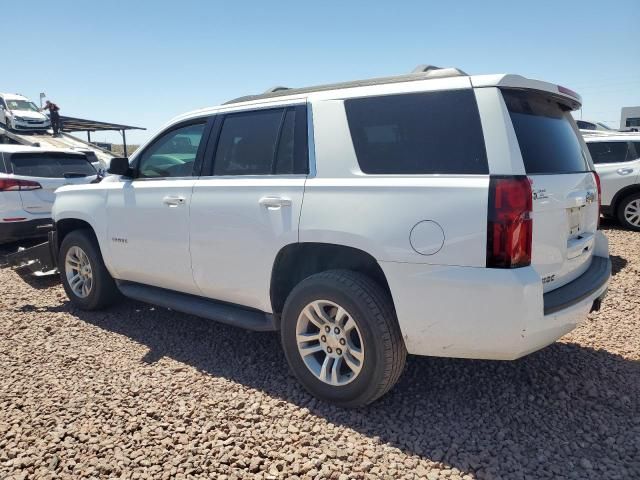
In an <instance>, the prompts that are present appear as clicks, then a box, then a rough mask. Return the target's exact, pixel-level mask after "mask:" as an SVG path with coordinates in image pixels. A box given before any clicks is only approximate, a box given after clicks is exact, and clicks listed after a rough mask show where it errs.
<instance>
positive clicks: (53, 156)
mask: <svg viewBox="0 0 640 480" xmlns="http://www.w3.org/2000/svg"><path fill="white" fill-rule="evenodd" d="M9 165H10V168H11V169H12V172H13V174H14V178H16V179H21V180H30V181H35V182H38V183H39V184H40V186H41V187H42V188H39V189H36V190H23V191H20V199H21V201H22V208H23V209H24V210H25V211H27V212H29V213H36V214H44V213H50V212H51V207H52V206H53V201H54V200H55V191H56V190H57V189H58V188H60V187H62V186H64V185H77V184H85V183H90V182H91V181H93V180H95V179H96V176H97V172H96V170H95V168H94V167H93V166H92V165H91V163H89V161H88V160H87V158H86V157H85V156H84V155H82V154H76V153H67V152H37V153H36V152H20V153H13V154H12V155H11V156H10V158H9Z"/></svg>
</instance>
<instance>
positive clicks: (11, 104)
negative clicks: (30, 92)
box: [0, 93, 51, 131]
mask: <svg viewBox="0 0 640 480" xmlns="http://www.w3.org/2000/svg"><path fill="white" fill-rule="evenodd" d="M0 123H1V124H2V125H3V127H4V128H5V129H7V130H16V131H34V130H37V131H46V130H47V129H48V128H50V127H51V121H50V120H49V117H47V116H46V115H45V114H44V113H42V112H41V111H40V109H39V108H38V107H37V106H36V104H35V103H33V102H32V101H31V100H29V99H28V98H27V97H23V96H22V95H17V94H13V93H0Z"/></svg>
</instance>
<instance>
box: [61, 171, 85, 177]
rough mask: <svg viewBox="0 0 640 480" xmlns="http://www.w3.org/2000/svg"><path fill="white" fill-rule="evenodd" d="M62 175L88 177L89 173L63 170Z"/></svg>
mask: <svg viewBox="0 0 640 480" xmlns="http://www.w3.org/2000/svg"><path fill="white" fill-rule="evenodd" d="M62 176H63V177H64V178H81V177H88V176H89V175H85V174H84V173H80V172H64V173H63V174H62Z"/></svg>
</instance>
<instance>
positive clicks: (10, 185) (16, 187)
mask: <svg viewBox="0 0 640 480" xmlns="http://www.w3.org/2000/svg"><path fill="white" fill-rule="evenodd" d="M41 188H42V185H40V184H39V183H38V182H33V181H31V180H18V179H15V178H0V192H13V191H25V190H39V189H41Z"/></svg>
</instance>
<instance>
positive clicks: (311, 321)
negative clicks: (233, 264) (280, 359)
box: [281, 270, 406, 407]
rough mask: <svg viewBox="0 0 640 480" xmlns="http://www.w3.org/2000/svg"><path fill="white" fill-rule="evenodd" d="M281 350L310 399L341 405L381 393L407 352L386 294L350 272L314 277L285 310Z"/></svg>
mask: <svg viewBox="0 0 640 480" xmlns="http://www.w3.org/2000/svg"><path fill="white" fill-rule="evenodd" d="M281 327H282V330H281V339H282V346H283V349H284V352H285V356H286V357H287V361H288V362H289V366H290V367H291V370H292V372H293V373H294V375H295V376H296V377H297V378H298V380H299V381H300V382H301V383H302V385H303V386H304V387H305V388H306V389H307V390H308V391H309V392H310V393H312V394H313V395H314V396H316V397H318V398H320V399H322V400H326V401H329V402H332V403H336V404H338V405H341V406H345V407H359V406H363V405H367V404H369V403H371V402H373V401H375V400H376V399H377V398H379V397H381V396H382V395H384V394H385V393H386V392H387V391H389V389H391V387H393V385H395V383H396V382H397V381H398V378H399V377H400V374H401V373H402V370H403V369H404V364H405V359H406V350H405V346H404V342H403V340H402V337H401V334H400V328H399V326H398V322H397V320H396V316H395V312H394V308H393V304H392V301H391V298H390V297H389V294H388V293H387V292H386V291H385V290H383V289H382V288H381V287H380V286H379V285H378V284H376V283H375V282H374V281H373V280H371V279H370V278H369V277H367V276H365V275H362V274H360V273H357V272H353V271H349V270H331V271H327V272H322V273H318V274H316V275H312V276H310V277H308V278H306V279H305V280H303V281H302V282H301V283H300V284H298V285H297V286H296V287H295V288H294V289H293V291H292V292H291V294H290V295H289V297H288V298H287V301H286V303H285V306H284V312H283V315H282V325H281Z"/></svg>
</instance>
